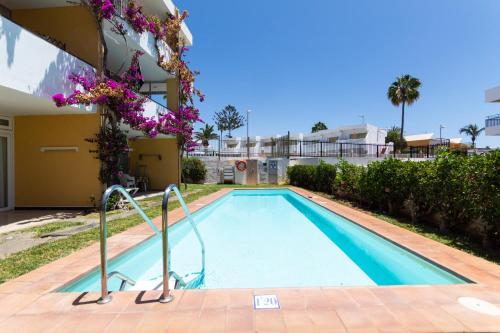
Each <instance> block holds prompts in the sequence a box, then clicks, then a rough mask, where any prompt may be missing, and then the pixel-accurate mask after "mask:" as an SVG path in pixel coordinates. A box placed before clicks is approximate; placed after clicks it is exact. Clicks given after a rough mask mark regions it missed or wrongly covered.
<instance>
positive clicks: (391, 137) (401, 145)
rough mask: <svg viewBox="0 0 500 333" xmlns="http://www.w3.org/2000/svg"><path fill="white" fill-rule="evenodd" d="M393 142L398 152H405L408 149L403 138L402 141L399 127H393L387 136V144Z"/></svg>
mask: <svg viewBox="0 0 500 333" xmlns="http://www.w3.org/2000/svg"><path fill="white" fill-rule="evenodd" d="M389 142H393V143H394V149H396V150H399V151H401V150H403V149H405V148H406V146H407V144H406V140H405V139H404V138H403V140H401V128H399V127H397V126H392V127H391V128H390V129H389V130H388V131H387V136H386V137H385V143H389Z"/></svg>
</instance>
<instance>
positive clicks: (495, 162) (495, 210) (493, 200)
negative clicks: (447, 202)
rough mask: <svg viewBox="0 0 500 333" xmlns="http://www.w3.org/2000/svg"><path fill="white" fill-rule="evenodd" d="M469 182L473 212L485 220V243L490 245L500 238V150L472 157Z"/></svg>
mask: <svg viewBox="0 0 500 333" xmlns="http://www.w3.org/2000/svg"><path fill="white" fill-rule="evenodd" d="M467 183H468V184H469V185H468V186H467V189H468V196H469V197H470V198H471V200H472V208H471V210H472V214H473V215H474V216H478V217H481V219H482V220H483V222H484V224H485V226H484V231H483V232H484V234H483V245H484V246H485V247H489V246H490V242H491V241H492V240H493V241H495V240H496V241H498V240H500V151H498V150H497V151H494V152H491V153H489V154H486V155H484V156H483V155H474V156H472V157H470V159H469V168H468V176H467Z"/></svg>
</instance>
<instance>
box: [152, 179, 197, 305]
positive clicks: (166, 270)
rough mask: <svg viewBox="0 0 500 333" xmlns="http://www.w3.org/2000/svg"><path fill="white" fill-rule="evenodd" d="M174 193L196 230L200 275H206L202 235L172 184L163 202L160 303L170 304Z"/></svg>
mask: <svg viewBox="0 0 500 333" xmlns="http://www.w3.org/2000/svg"><path fill="white" fill-rule="evenodd" d="M172 191H174V192H175V194H176V195H177V198H178V200H179V202H180V204H181V206H182V209H183V210H184V215H186V218H187V219H188V221H189V223H190V224H191V227H192V228H193V230H194V233H195V234H196V238H197V239H198V242H199V243H200V246H201V272H200V274H204V272H205V243H204V242H203V239H202V238H201V235H200V233H199V231H198V228H197V227H196V224H195V223H194V221H193V218H192V216H191V213H190V212H189V208H188V207H187V205H186V202H185V201H184V199H183V198H182V194H181V192H180V191H179V188H177V185H175V184H171V185H169V186H168V187H167V188H166V189H165V192H164V194H163V201H162V204H161V214H162V223H161V231H162V256H163V292H162V294H161V297H160V302H161V303H169V302H171V301H172V300H173V299H174V297H173V296H172V295H170V289H169V286H168V280H169V274H170V264H169V261H168V257H169V255H168V254H169V250H168V200H169V199H170V193H171V192H172Z"/></svg>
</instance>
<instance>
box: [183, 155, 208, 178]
mask: <svg viewBox="0 0 500 333" xmlns="http://www.w3.org/2000/svg"><path fill="white" fill-rule="evenodd" d="M206 176H207V168H206V166H205V163H203V161H202V160H200V159H199V158H196V157H184V158H183V159H182V181H183V182H185V183H194V184H199V183H203V182H204V181H205V178H206Z"/></svg>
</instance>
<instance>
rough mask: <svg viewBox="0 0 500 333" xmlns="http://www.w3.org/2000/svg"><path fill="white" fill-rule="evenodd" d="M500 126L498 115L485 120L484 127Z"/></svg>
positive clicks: (499, 116) (499, 115)
mask: <svg viewBox="0 0 500 333" xmlns="http://www.w3.org/2000/svg"><path fill="white" fill-rule="evenodd" d="M495 126H500V113H499V114H495V115H492V116H488V117H487V118H486V127H495Z"/></svg>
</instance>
